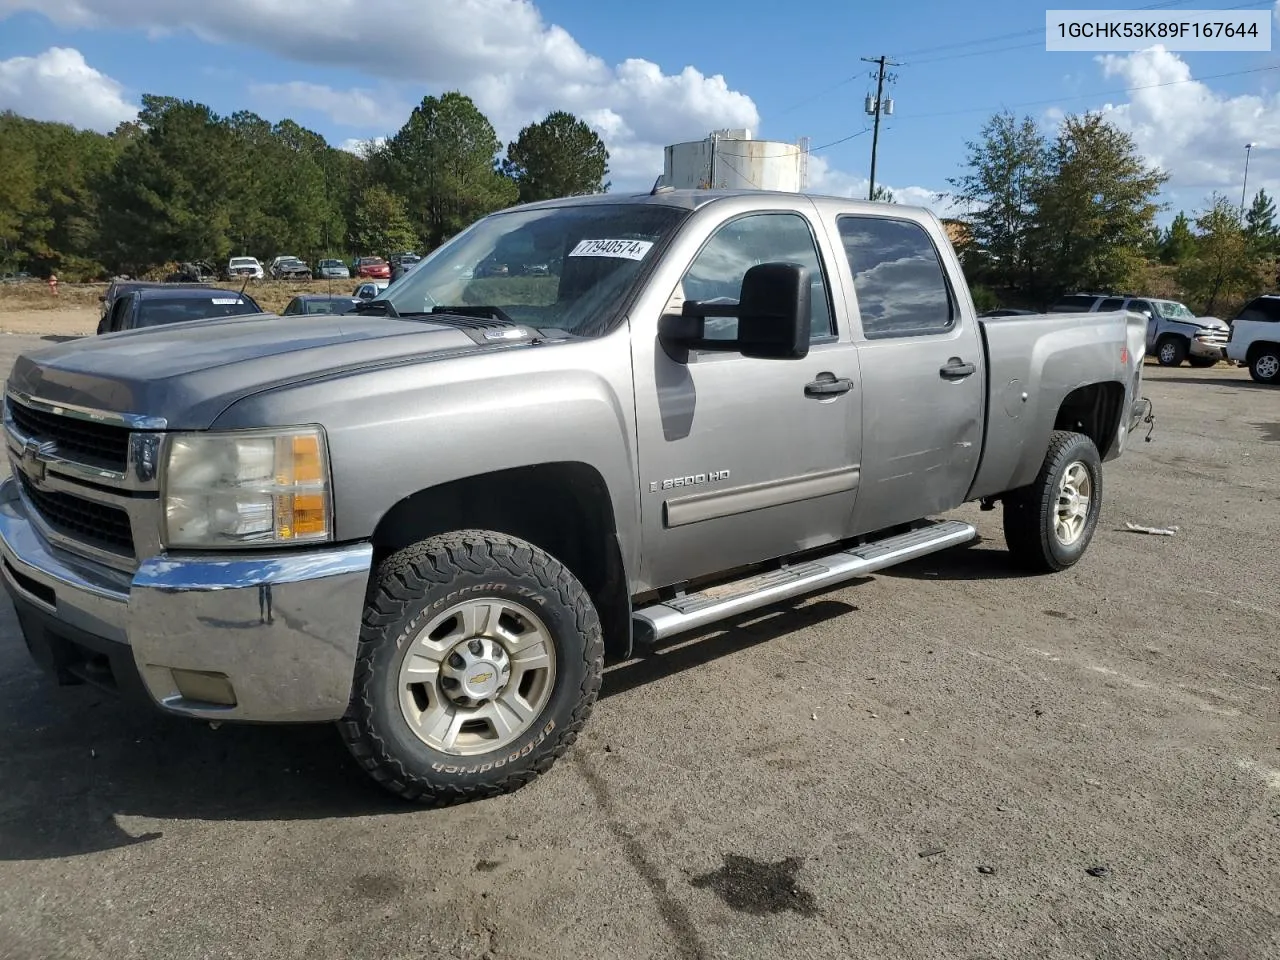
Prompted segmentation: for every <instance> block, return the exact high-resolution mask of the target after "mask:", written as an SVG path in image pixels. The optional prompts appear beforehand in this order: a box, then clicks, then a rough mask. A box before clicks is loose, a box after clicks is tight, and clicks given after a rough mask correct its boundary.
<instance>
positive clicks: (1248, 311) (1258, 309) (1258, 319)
mask: <svg viewBox="0 0 1280 960" xmlns="http://www.w3.org/2000/svg"><path fill="white" fill-rule="evenodd" d="M1236 320H1237V321H1239V320H1245V321H1253V322H1254V323H1278V322H1280V299H1276V298H1274V297H1258V298H1257V299H1256V300H1253V301H1251V302H1250V303H1248V304H1246V305H1245V308H1244V309H1243V310H1241V311H1240V316H1238V317H1236Z"/></svg>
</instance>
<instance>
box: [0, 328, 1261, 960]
mask: <svg viewBox="0 0 1280 960" xmlns="http://www.w3.org/2000/svg"><path fill="white" fill-rule="evenodd" d="M38 342H39V341H38V340H36V338H34V337H19V336H12V337H5V338H0V369H5V370H7V369H8V366H9V364H10V362H11V360H12V355H13V353H14V352H15V351H16V350H18V349H25V348H27V347H28V346H29V345H30V344H33V343H38ZM1148 376H1149V384H1148V394H1149V395H1150V396H1151V397H1152V398H1153V399H1154V400H1155V402H1156V412H1157V430H1156V432H1155V435H1154V442H1152V443H1151V444H1142V443H1139V444H1137V445H1136V446H1134V447H1133V448H1132V450H1131V452H1130V453H1129V454H1128V455H1127V456H1126V457H1125V458H1124V459H1123V460H1121V461H1120V462H1119V463H1118V464H1115V465H1113V466H1111V467H1110V468H1109V469H1108V472H1107V475H1106V481H1107V483H1106V491H1105V496H1106V498H1107V502H1108V505H1107V507H1106V512H1105V514H1104V517H1103V522H1102V524H1101V526H1100V527H1099V531H1098V536H1097V539H1096V540H1095V541H1094V544H1093V547H1092V549H1091V551H1090V553H1089V555H1088V556H1087V558H1086V559H1085V560H1084V561H1083V562H1082V563H1081V565H1079V566H1078V567H1077V568H1075V569H1074V570H1073V571H1071V572H1069V573H1066V574H1060V575H1057V576H1051V577H1044V578H1022V577H1017V576H1014V575H1012V574H1011V573H1010V572H1009V571H1008V569H1007V568H1006V565H1005V562H1004V554H1003V550H1002V547H1003V545H1002V541H1001V539H1000V527H999V513H998V512H997V513H982V512H979V511H978V510H977V509H976V508H972V509H969V508H966V509H964V510H962V511H959V513H958V515H960V516H963V517H965V518H967V519H971V520H973V521H974V522H976V523H977V524H978V526H979V528H980V530H981V532H982V534H983V537H984V542H982V543H980V544H979V545H977V546H976V547H974V548H972V549H963V550H957V551H953V552H951V553H949V554H945V555H941V556H937V557H934V558H929V559H926V560H924V561H921V562H916V563H913V564H911V565H910V566H907V567H903V568H900V569H898V570H895V571H889V572H886V573H885V574H882V575H879V576H876V577H875V578H873V579H870V580H868V581H865V582H862V583H860V584H858V585H855V586H850V587H848V588H846V589H842V590H837V591H834V592H831V593H828V594H825V595H821V596H817V597H813V598H811V599H809V600H807V601H805V602H803V603H800V604H798V605H796V606H795V607H793V608H790V609H786V610H775V611H771V612H769V613H766V614H763V615H760V616H758V617H755V618H753V619H750V620H746V621H743V622H740V623H736V624H733V625H731V626H730V627H729V628H728V629H722V630H717V631H711V632H708V633H707V634H705V635H703V636H700V637H696V638H691V639H690V640H687V641H684V642H681V643H678V644H675V645H673V646H671V647H669V648H667V649H665V650H663V651H661V652H660V653H658V654H657V655H655V656H652V657H649V658H646V659H640V660H636V661H633V662H631V663H627V664H620V665H616V666H614V667H612V668H611V670H610V672H609V673H608V676H607V679H606V683H605V688H604V694H603V699H602V700H601V702H600V704H599V706H598V707H597V708H596V712H595V714H594V716H593V718H592V721H591V723H590V724H589V726H588V732H587V733H586V734H585V736H584V738H583V739H582V740H580V741H579V743H578V745H577V747H576V748H575V749H574V750H573V751H572V753H571V755H570V756H569V757H568V758H566V759H565V760H564V761H562V762H561V763H560V764H559V765H558V766H557V767H556V768H555V769H554V770H553V771H552V772H551V773H550V774H549V775H547V776H545V777H543V778H542V779H541V780H539V781H537V782H536V783H535V784H534V785H532V786H530V787H528V788H526V789H525V790H523V791H521V792H519V793H517V794H514V795H512V796H509V797H504V798H501V799H498V800H493V801H488V802H483V803H478V804H474V805H470V806H466V807H461V808H454V809H451V810H446V811H442V812H428V811H420V810H416V809H414V808H412V807H406V806H403V805H401V804H399V803H398V802H395V801H393V800H390V799H386V798H384V797H383V795H382V794H381V793H380V792H379V791H378V790H377V788H376V787H374V786H373V785H372V784H371V783H368V782H366V780H365V779H364V777H363V775H362V774H361V773H360V772H359V771H358V770H357V769H356V768H355V767H354V765H353V763H352V762H351V761H350V760H348V759H347V756H346V754H345V752H344V750H343V748H342V747H341V745H340V744H339V743H338V740H337V737H336V735H334V734H333V733H332V732H331V731H330V730H328V729H326V728H316V729H288V730H280V729H269V728H243V727H241V728H236V727H222V728H221V729H218V730H213V729H210V727H209V726H207V725H200V724H193V723H186V722H179V721H174V720H170V719H167V718H163V717H158V716H153V715H150V714H139V713H131V712H129V711H127V710H125V709H123V708H121V707H120V706H119V705H116V704H114V703H112V702H110V701H109V700H107V699H105V698H104V697H103V696H102V695H99V694H97V693H94V692H91V691H88V690H85V689H83V688H80V689H57V688H54V687H51V686H50V685H48V684H47V683H46V682H45V681H44V680H43V678H42V677H41V676H40V675H38V674H37V672H36V670H35V669H34V668H33V667H32V665H31V663H30V662H29V659H28V657H27V655H26V652H25V650H24V649H23V647H22V643H21V639H20V638H19V636H18V633H17V629H16V624H15V622H14V619H13V615H12V612H11V610H10V608H9V607H8V604H7V603H4V604H3V608H2V612H0V783H2V784H3V785H4V786H3V788H0V956H4V957H6V958H8V957H12V958H15V960H27V958H46V957H55V956H56V957H60V958H71V957H103V958H111V960H124V958H132V957H139V958H142V957H147V958H165V960H180V958H205V957H219V958H222V957H225V958H237V960H238V958H244V957H254V958H259V957H261V958H276V957H298V958H302V957H305V958H308V960H320V958H330V957H332V958H351V957H361V958H363V957H370V958H373V957H378V958H415V960H416V958H434V957H459V958H480V957H493V958H575V960H576V958H581V957H590V958H597V957H619V958H665V957H674V958H699V960H701V958H712V957H715V958H741V957H762V958H775V957H787V958H808V957H812V958H824V960H827V958H832V957H857V958H863V957H865V958H868V960H886V958H893V960H907V958H948V960H953V958H1000V960H1008V958H1015V957H1019V958H1020V957H1036V958H1055V960H1057V958H1061V960H1068V958H1070V960H1078V958H1082V957H1090V958H1112V957H1114V958H1125V960H1134V958H1157V957H1158V958H1168V957H1176V958H1182V957H1192V956H1195V957H1213V958H1241V960H1244V958H1249V960H1261V958H1263V957H1266V956H1271V957H1274V956H1278V955H1280V883H1277V879H1276V877H1277V873H1276V864H1277V863H1280V709H1278V708H1280V694H1278V693H1277V691H1278V690H1280V658H1278V657H1277V653H1276V649H1277V648H1276V631H1275V622H1276V616H1277V614H1278V613H1280V577H1277V576H1276V570H1277V564H1276V529H1277V528H1276V517H1277V515H1278V512H1277V511H1278V510H1280V508H1278V506H1277V500H1280V488H1278V487H1277V484H1276V477H1277V475H1278V473H1280V469H1278V468H1280V391H1278V390H1274V389H1267V388H1258V387H1255V386H1254V385H1253V384H1251V383H1250V382H1249V380H1248V377H1247V375H1246V374H1245V373H1244V372H1243V371H1240V370H1234V369H1226V368H1217V369H1214V370H1209V371H1192V370H1189V369H1187V368H1182V369H1180V370H1177V371H1164V370H1157V369H1153V368H1149V369H1148ZM1125 521H1134V522H1138V523H1143V524H1155V525H1161V526H1163V525H1170V524H1173V525H1177V526H1178V528H1179V530H1178V533H1177V535H1176V536H1174V537H1170V538H1166V537H1152V536H1144V535H1140V534H1134V533H1130V532H1126V531H1125V530H1124V524H1125ZM1095 868H1105V869H1095ZM1091 870H1092V871H1093V873H1092V874H1091V873H1090V872H1089V871H1091ZM1094 874H1098V875H1094Z"/></svg>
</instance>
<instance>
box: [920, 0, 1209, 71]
mask: <svg viewBox="0 0 1280 960" xmlns="http://www.w3.org/2000/svg"><path fill="white" fill-rule="evenodd" d="M1190 2H1191V0H1164V2H1161V3H1149V4H1147V5H1146V6H1142V7H1137V8H1136V9H1137V10H1161V9H1165V8H1167V7H1180V6H1182V5H1183V4H1186V3H1190ZM1037 34H1040V35H1043V34H1044V27H1034V28H1032V29H1030V30H1017V31H1015V32H1013V33H1002V34H998V35H997V36H993V37H978V38H976V39H973V40H956V41H954V42H952V43H943V44H939V45H938V46H936V47H920V48H917V49H915V50H907V51H906V52H905V53H900V54H898V56H900V57H914V56H916V55H917V54H921V53H936V52H938V51H939V50H955V49H957V48H959V47H971V46H973V45H975V44H983V43H997V42H999V41H1001V40H1017V39H1020V38H1022V37H1034V36H1036V35H1037Z"/></svg>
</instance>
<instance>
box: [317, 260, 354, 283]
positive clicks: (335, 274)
mask: <svg viewBox="0 0 1280 960" xmlns="http://www.w3.org/2000/svg"><path fill="white" fill-rule="evenodd" d="M316 279H317V280H350V279H351V271H350V270H348V269H347V265H346V264H345V263H343V262H342V261H341V260H334V259H332V258H329V259H325V260H321V261H319V262H318V263H317V264H316Z"/></svg>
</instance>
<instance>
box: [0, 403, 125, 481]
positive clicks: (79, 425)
mask: <svg viewBox="0 0 1280 960" xmlns="http://www.w3.org/2000/svg"><path fill="white" fill-rule="evenodd" d="M6 403H7V404H8V406H9V415H10V416H12V417H13V422H14V423H15V424H16V425H17V427H18V429H19V430H21V431H22V432H23V433H25V434H27V435H28V436H30V437H35V438H36V439H37V440H52V441H53V442H54V443H56V444H57V445H58V455H59V456H62V457H66V458H67V459H68V460H75V459H79V458H81V457H84V458H88V459H89V460H90V461H92V462H93V463H95V464H101V465H103V466H106V467H109V468H110V469H113V470H119V471H121V472H123V471H124V469H125V466H126V464H127V463H128V460H129V430H128V428H127V427H119V426H115V425H114V424H110V423H95V422H94V421H92V420H81V419H80V418H79V417H68V416H64V415H62V414H57V413H49V412H47V411H45V410H36V409H34V408H32V407H27V406H23V405H22V404H21V403H17V402H15V401H14V400H12V399H8V400H6Z"/></svg>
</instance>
